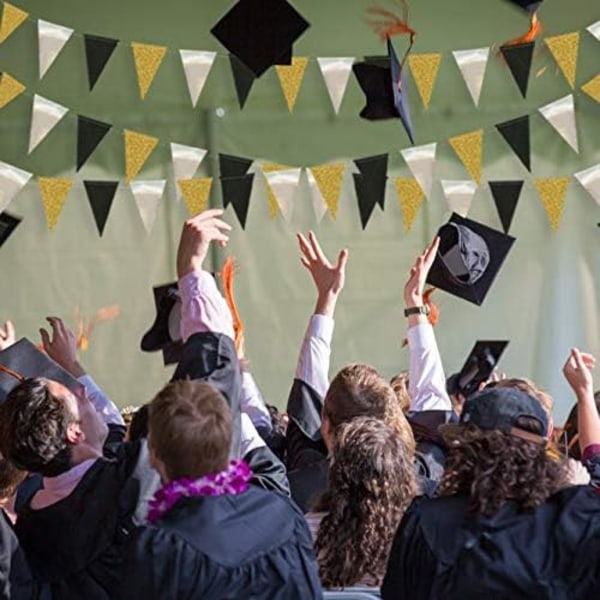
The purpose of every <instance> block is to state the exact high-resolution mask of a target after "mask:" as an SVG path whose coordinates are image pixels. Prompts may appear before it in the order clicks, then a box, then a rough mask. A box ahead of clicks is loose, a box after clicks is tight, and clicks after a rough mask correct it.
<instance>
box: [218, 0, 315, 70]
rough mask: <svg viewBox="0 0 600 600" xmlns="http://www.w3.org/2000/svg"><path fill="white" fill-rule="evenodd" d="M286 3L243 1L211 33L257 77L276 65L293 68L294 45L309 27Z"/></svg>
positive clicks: (282, 1)
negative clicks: (291, 66) (290, 65)
mask: <svg viewBox="0 0 600 600" xmlns="http://www.w3.org/2000/svg"><path fill="white" fill-rule="evenodd" d="M309 26H310V25H309V23H308V22H307V21H306V19H304V17H303V16H302V15H301V14H300V13H299V12H298V11H297V10H296V9H295V8H294V7H293V6H291V5H290V4H289V3H288V2H287V1H286V0H239V2H237V3H236V4H235V5H234V6H233V8H232V9H231V10H230V11H229V12H228V13H227V14H225V15H224V16H223V17H222V18H221V20H220V21H219V22H218V23H217V24H216V25H215V26H214V27H213V28H212V29H211V33H212V34H213V35H214V36H215V37H216V38H217V39H218V40H219V41H220V42H221V44H223V46H225V48H227V50H229V52H230V53H231V54H233V55H234V56H237V58H238V59H239V60H240V61H241V62H242V63H244V64H245V65H246V66H247V67H248V68H249V69H250V70H251V71H252V72H253V73H254V75H256V77H260V76H261V75H262V74H263V73H264V72H265V71H266V70H267V69H268V68H269V67H271V66H272V65H281V64H284V65H289V64H291V60H292V44H293V43H294V42H295V41H296V40H297V39H298V38H299V37H300V35H302V33H304V31H305V30H306V29H307V28H308V27H309Z"/></svg>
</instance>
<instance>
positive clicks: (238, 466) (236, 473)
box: [148, 460, 252, 523]
mask: <svg viewBox="0 0 600 600" xmlns="http://www.w3.org/2000/svg"><path fill="white" fill-rule="evenodd" d="M251 477H252V471H251V470H250V467H249V466H248V465H247V464H246V463H245V462H244V461H243V460H232V461H230V463H229V466H228V467H227V469H225V470H224V471H221V472H220V473H209V474H208V475H205V476H204V477H201V478H200V479H188V478H187V477H181V478H180V479H174V480H173V481H169V483H166V484H165V485H163V486H162V487H161V488H160V489H159V490H158V491H157V492H156V493H155V494H154V497H153V498H152V500H150V502H149V503H148V506H149V510H148V521H149V522H150V523H154V522H155V521H158V519H160V518H161V517H162V516H163V515H164V514H165V513H167V512H168V511H169V510H171V508H172V507H173V505H174V504H175V503H176V502H177V501H178V500H179V499H180V498H188V497H190V496H224V495H226V494H227V495H231V496H235V495H237V494H241V493H243V492H245V491H246V490H247V489H248V482H249V481H250V479H251Z"/></svg>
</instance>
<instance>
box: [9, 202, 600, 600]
mask: <svg viewBox="0 0 600 600" xmlns="http://www.w3.org/2000/svg"><path fill="white" fill-rule="evenodd" d="M222 212H223V211H222V210H219V209H209V210H206V211H204V212H203V213H201V214H199V215H198V216H196V217H193V218H191V219H189V220H188V221H187V222H186V223H185V225H184V227H183V231H182V234H181V239H180V243H179V249H178V252H177V265H176V268H177V275H178V290H179V297H180V301H181V323H180V328H181V336H182V340H183V343H184V344H183V348H182V353H181V356H180V360H179V362H178V364H177V367H176V369H175V373H174V375H173V378H172V380H171V382H169V383H168V384H167V385H166V386H165V387H164V388H163V389H162V390H160V391H158V393H157V394H156V396H155V397H154V398H153V399H149V402H148V404H147V405H145V406H144V407H142V408H141V409H140V410H138V411H137V412H135V414H134V416H133V419H132V421H131V423H128V424H127V425H126V423H125V422H124V420H123V418H122V416H121V414H120V412H119V411H118V409H117V408H116V406H115V404H113V402H112V401H111V400H110V399H109V398H108V397H107V396H106V395H105V394H104V393H103V391H102V390H101V389H100V388H99V387H98V386H97V385H96V383H95V382H94V380H93V379H92V377H91V376H90V375H89V374H87V373H86V371H85V369H84V368H83V366H82V365H81V364H80V362H79V361H78V357H77V351H76V344H75V338H74V336H73V333H72V332H71V331H70V330H69V328H68V327H67V326H66V324H65V323H64V322H63V321H62V320H61V319H60V318H56V317H49V318H48V322H49V326H50V330H48V331H47V330H45V329H43V330H42V331H41V335H42V344H43V348H44V353H45V356H46V357H47V359H48V360H47V362H48V363H52V365H53V368H55V367H56V364H58V366H59V367H60V368H61V370H62V371H64V372H65V374H66V379H64V380H62V382H59V381H57V380H56V377H54V376H50V375H48V373H49V372H53V371H46V370H45V368H44V366H43V365H44V362H43V361H39V357H36V360H38V361H39V362H36V364H39V365H40V366H39V368H38V371H37V372H35V373H28V375H29V376H28V377H24V376H23V375H22V374H21V373H20V371H19V369H18V368H17V367H16V366H15V364H16V363H14V362H11V361H12V360H13V357H14V355H15V352H14V349H15V348H17V347H18V345H19V344H18V342H17V340H16V335H15V331H14V328H13V326H12V324H11V323H10V322H7V323H6V324H5V326H4V328H3V329H0V372H2V373H3V375H4V376H6V375H8V376H10V377H12V378H13V379H14V381H13V384H12V385H11V386H10V387H11V389H10V391H9V392H8V394H7V395H6V398H5V399H4V401H3V402H2V404H1V405H0V452H1V458H0V499H1V500H0V501H1V506H2V509H1V510H0V536H1V537H0V545H1V552H0V598H13V599H17V600H21V599H27V600H29V599H57V600H63V599H86V600H88V599H89V600H96V599H97V600H103V599H109V598H123V599H128V600H129V599H132V598H140V599H154V598H155V599H176V598H181V599H184V598H185V599H202V600H227V599H234V598H239V599H249V600H250V599H256V600H259V599H264V600H268V599H273V600H276V599H277V600H311V599H316V598H322V597H323V594H324V593H325V594H328V593H331V591H332V590H358V589H361V590H363V589H365V588H367V589H369V590H371V591H372V592H373V594H375V595H377V594H380V595H381V597H382V598H383V599H384V600H405V599H408V598H411V599H458V598H460V599H468V598H493V599H509V598H510V599H514V598H530V599H550V598H552V599H554V598H556V599H566V598H573V599H592V598H594V599H595V598H598V597H599V594H600V559H599V558H598V557H599V556H600V417H599V413H598V409H597V404H596V399H595V397H594V387H593V380H592V370H593V367H594V362H595V361H594V358H593V357H592V356H591V355H588V354H585V353H583V352H580V351H579V350H578V349H575V348H574V349H571V350H570V352H569V353H568V356H567V359H566V362H565V365H564V369H563V372H564V376H565V377H566V379H567V381H568V383H569V385H570V387H571V388H572V390H573V394H574V399H575V407H574V409H573V411H572V414H571V415H570V417H569V420H568V422H567V425H566V426H565V427H564V428H562V429H560V430H559V428H558V427H556V426H555V424H554V420H553V417H552V400H551V398H550V397H549V396H548V394H546V393H544V392H543V391H542V390H540V389H538V388H537V387H536V385H535V384H534V383H533V382H531V381H528V380H525V379H516V378H513V379H503V380H500V381H498V380H497V378H492V379H493V380H488V381H482V382H481V383H480V384H479V385H478V389H477V390H476V391H474V392H473V391H470V392H469V394H466V395H465V396H461V392H460V390H459V391H457V390H455V389H454V388H453V387H452V386H448V385H447V379H446V374H445V373H444V370H443V365H442V360H441V357H440V354H439V351H438V348H437V344H436V340H435V335H434V331H433V328H432V326H431V324H430V323H429V321H428V319H427V315H426V313H427V311H426V310H425V308H424V298H423V294H424V288H425V281H426V278H427V275H428V272H429V270H430V269H431V266H432V264H433V262H434V260H435V258H436V255H437V253H438V245H439V239H437V238H436V239H435V240H434V241H433V242H432V243H431V245H430V246H429V247H428V248H427V249H426V250H425V252H424V253H423V254H422V255H420V256H419V257H417V259H416V261H415V264H414V266H413V268H412V269H411V271H410V273H409V276H408V280H407V282H406V285H405V288H404V306H405V314H406V315H407V340H408V349H409V353H410V359H409V370H408V373H407V374H403V375H402V376H400V377H396V378H394V380H393V381H392V382H389V381H388V380H387V379H385V378H384V377H383V376H382V375H381V374H379V373H378V372H377V370H376V369H375V368H374V367H372V366H369V365H366V364H350V365H348V366H346V367H344V368H343V369H342V370H341V371H340V372H339V373H337V374H336V375H335V377H334V378H333V379H332V380H331V381H329V360H330V351H331V343H332V338H333V333H334V313H335V309H336V305H337V302H338V299H339V298H340V295H341V293H342V290H343V288H344V280H345V268H346V263H347V260H348V258H349V257H348V252H347V251H346V250H342V251H341V252H340V253H339V256H338V257H337V260H336V261H334V262H330V261H329V260H328V258H327V257H326V256H325V254H324V253H323V251H322V249H321V247H320V245H319V242H318V240H317V238H316V237H315V235H314V234H313V233H312V232H311V233H310V234H309V235H308V236H307V237H305V236H303V235H301V234H299V235H298V243H299V248H300V255H301V262H302V264H303V265H304V267H306V269H307V270H308V272H309V273H310V275H311V277H312V280H313V282H314V286H315V290H316V305H315V309H314V312H313V314H312V315H311V316H310V318H309V322H308V327H307V330H306V334H305V336H304V339H303V340H302V343H301V348H300V353H299V359H298V363H297V367H296V371H295V373H294V376H293V381H292V383H291V389H290V392H289V397H288V402H287V407H286V410H285V413H284V414H280V413H279V412H278V411H277V410H273V409H272V408H270V407H267V405H266V404H265V403H264V400H263V399H262V396H261V394H260V391H259V389H258V386H257V385H256V383H255V381H254V380H253V378H252V375H251V373H250V372H249V370H248V363H247V362H246V361H245V360H243V359H241V356H240V347H239V345H238V346H237V347H236V344H235V342H234V340H235V338H236V336H235V333H234V323H233V319H232V314H231V311H230V308H229V306H228V304H227V302H226V301H225V299H224V298H223V296H222V295H221V293H220V291H219V289H218V286H217V283H216V281H215V279H214V278H213V277H212V275H211V274H210V273H209V272H208V271H207V270H206V268H205V267H206V265H205V262H206V257H207V254H208V252H209V248H210V246H211V245H218V246H222V247H224V246H226V244H227V242H228V236H229V232H230V230H231V227H230V226H229V225H228V224H227V223H226V222H224V221H223V220H222ZM398 329H399V330H400V327H399V328H398ZM398 347H400V340H399V344H398ZM11 349H13V351H12V352H11ZM35 352H38V353H39V351H37V350H35ZM27 360H28V357H27V356H25V357H22V356H21V357H19V361H20V362H18V363H17V364H19V365H23V364H24V363H23V361H25V362H26V361H27ZM32 360H33V359H32ZM36 368H37V367H36ZM448 390H450V392H451V394H449V393H448ZM357 597H358V596H357Z"/></svg>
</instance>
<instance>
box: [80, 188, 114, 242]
mask: <svg viewBox="0 0 600 600" xmlns="http://www.w3.org/2000/svg"><path fill="white" fill-rule="evenodd" d="M118 185H119V182H118V181H84V182H83V186H84V187H85V191H86V194H87V197H88V200H89V203H90V206H91V208H92V214H93V215H94V221H95V222H96V227H97V228H98V233H99V234H100V237H102V234H103V233H104V227H105V225H106V221H107V219H108V213H110V208H111V206H112V203H113V199H114V197H115V192H116V191H117V187H118Z"/></svg>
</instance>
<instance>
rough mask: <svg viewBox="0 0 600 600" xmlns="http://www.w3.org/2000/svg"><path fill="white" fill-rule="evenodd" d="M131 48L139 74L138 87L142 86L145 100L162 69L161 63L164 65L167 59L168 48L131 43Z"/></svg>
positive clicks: (142, 95) (141, 94)
mask: <svg viewBox="0 0 600 600" xmlns="http://www.w3.org/2000/svg"><path fill="white" fill-rule="evenodd" d="M131 48H132V49H133V58H134V60H135V70H136V72H137V78H138V85H139V86H140V96H141V97H142V100H143V99H144V98H145V97H146V94H147V93H148V89H149V88H150V85H151V84H152V81H153V80H154V76H155V75H156V72H157V71H158V68H159V67H160V63H162V60H163V58H164V57H165V54H166V52H167V47H166V46H155V45H153V44H138V43H137V42H131Z"/></svg>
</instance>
